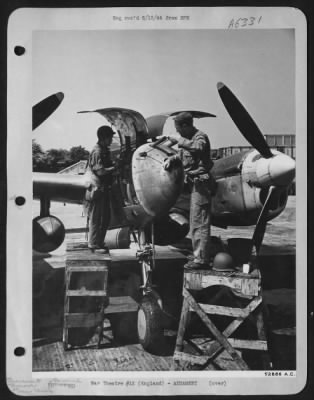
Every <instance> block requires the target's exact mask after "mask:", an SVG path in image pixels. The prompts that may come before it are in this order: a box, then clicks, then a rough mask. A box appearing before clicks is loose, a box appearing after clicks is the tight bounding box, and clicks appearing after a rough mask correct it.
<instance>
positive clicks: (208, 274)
mask: <svg viewBox="0 0 314 400" xmlns="http://www.w3.org/2000/svg"><path fill="white" fill-rule="evenodd" d="M215 285H220V286H222V287H228V288H230V289H231V290H232V292H233V294H235V295H236V296H239V297H245V298H247V299H249V304H248V305H247V306H246V307H244V308H236V307H225V306H219V305H215V304H201V303H197V302H196V300H195V299H194V297H193V296H192V294H191V293H190V292H189V291H190V290H194V291H200V290H202V289H205V288H208V287H210V286H215ZM216 297H219V296H216ZM192 311H193V312H196V313H197V315H198V316H199V317H200V319H201V320H202V322H203V323H204V324H205V326H206V328H207V329H208V330H209V331H210V332H211V334H212V335H213V336H214V338H215V339H216V340H211V341H209V340H206V341H204V343H203V344H201V345H200V344H198V345H197V344H195V343H194V342H193V345H194V348H196V349H197V352H198V355H194V354H189V353H186V352H184V351H183V342H184V335H185V331H186V327H187V323H188V320H189V315H190V313H191V312H192ZM253 312H254V313H255V314H256V319H255V320H254V321H255V323H256V328H257V336H258V340H241V339H233V338H231V335H232V334H233V332H234V331H235V330H236V329H237V328H238V327H239V326H240V325H241V324H242V323H243V321H244V320H245V319H246V318H250V319H251V318H252V313H253ZM208 314H216V315H224V316H228V317H233V318H234V319H233V321H232V322H231V323H230V324H229V325H228V326H227V327H226V328H225V329H224V331H223V332H220V331H219V329H218V328H217V327H216V326H215V324H214V323H213V322H212V320H211V319H210V318H209V316H208ZM235 348H239V349H250V350H261V351H263V352H265V354H264V356H263V364H264V365H263V368H264V369H269V368H270V366H271V364H270V361H269V357H268V347H267V341H266V335H265V330H264V322H263V313H262V295H261V276H260V272H259V270H255V271H253V272H252V273H251V274H243V273H239V272H232V273H230V272H228V273H222V272H215V271H211V270H195V271H188V272H185V273H184V283H183V306H182V311H181V319H180V323H179V328H178V333H177V340H176V347H175V353H174V361H175V367H180V362H181V361H183V362H185V363H188V364H198V365H202V366H207V365H208V364H209V363H210V362H211V361H213V360H214V359H215V358H216V357H217V356H218V355H219V353H220V352H221V351H222V350H225V351H226V352H227V353H228V354H229V356H230V357H231V359H232V361H233V365H234V369H237V370H248V369H249V367H248V365H247V363H246V362H245V361H244V360H243V358H242V357H241V354H240V353H239V352H238V351H236V350H235ZM181 369H182V368H181Z"/></svg>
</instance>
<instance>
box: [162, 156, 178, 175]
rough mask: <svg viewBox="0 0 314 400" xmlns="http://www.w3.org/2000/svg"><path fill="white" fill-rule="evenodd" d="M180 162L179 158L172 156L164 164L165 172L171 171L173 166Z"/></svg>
mask: <svg viewBox="0 0 314 400" xmlns="http://www.w3.org/2000/svg"><path fill="white" fill-rule="evenodd" d="M178 160H179V158H178V156H177V155H175V156H171V157H169V158H166V159H165V161H164V163H163V167H164V170H165V171H169V170H170V169H171V168H172V167H173V165H175V163H176V162H177V161H178Z"/></svg>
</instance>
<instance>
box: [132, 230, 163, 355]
mask: <svg viewBox="0 0 314 400" xmlns="http://www.w3.org/2000/svg"><path fill="white" fill-rule="evenodd" d="M152 232H153V227H152ZM138 245H139V250H138V251H137V258H138V261H139V263H140V265H141V269H142V281H143V284H142V285H141V287H140V288H141V290H142V299H141V302H140V305H139V309H138V314H137V334H138V340H139V343H140V344H141V345H142V347H143V348H144V350H146V351H148V352H150V353H152V354H158V353H160V351H161V345H162V342H163V339H164V335H163V334H164V328H163V311H162V300H161V298H160V296H159V294H158V293H157V292H156V290H155V285H153V283H152V273H153V269H154V268H155V246H154V235H153V234H152V243H145V234H144V232H143V231H139V232H138Z"/></svg>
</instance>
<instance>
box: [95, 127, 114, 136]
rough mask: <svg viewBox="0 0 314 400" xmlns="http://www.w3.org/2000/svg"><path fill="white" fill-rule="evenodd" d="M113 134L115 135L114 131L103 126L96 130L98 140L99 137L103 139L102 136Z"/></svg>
mask: <svg viewBox="0 0 314 400" xmlns="http://www.w3.org/2000/svg"><path fill="white" fill-rule="evenodd" d="M114 134H115V131H113V130H112V129H111V128H110V126H108V125H103V126H101V127H99V128H98V130H97V137H98V139H100V137H103V136H109V135H110V136H112V135H114Z"/></svg>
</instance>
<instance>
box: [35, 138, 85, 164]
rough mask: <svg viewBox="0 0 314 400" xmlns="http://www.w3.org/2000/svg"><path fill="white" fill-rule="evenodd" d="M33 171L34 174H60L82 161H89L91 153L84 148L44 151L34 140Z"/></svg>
mask: <svg viewBox="0 0 314 400" xmlns="http://www.w3.org/2000/svg"><path fill="white" fill-rule="evenodd" d="M32 150H33V171H34V172H59V171H61V170H62V169H64V168H66V167H69V166H70V165H73V164H75V163H77V162H79V161H80V160H88V157H89V152H88V151H87V150H86V149H85V148H84V147H82V146H74V147H71V149H70V150H65V149H49V150H47V151H43V149H42V147H41V145H40V144H38V143H37V142H36V140H35V139H33V142H32Z"/></svg>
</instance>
